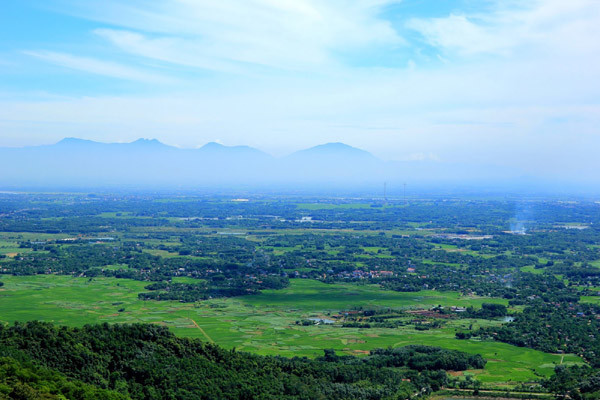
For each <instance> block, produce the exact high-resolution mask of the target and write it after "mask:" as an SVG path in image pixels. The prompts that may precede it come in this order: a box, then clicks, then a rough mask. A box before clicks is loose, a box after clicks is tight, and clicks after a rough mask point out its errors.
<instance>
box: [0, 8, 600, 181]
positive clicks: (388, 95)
mask: <svg viewBox="0 0 600 400" xmlns="http://www.w3.org/2000/svg"><path fill="white" fill-rule="evenodd" d="M598 38H600V1H598V0H569V1H565V0H529V1H523V0H521V1H513V0H502V1H496V0H327V1H323V0H219V1H215V0H212V1H211V0H148V1H140V0H128V1H126V2H123V1H117V0H103V1H85V2H82V1H77V0H19V1H6V2H4V3H3V5H2V12H1V13H0V146H28V145H40V144H50V143H55V142H57V141H59V140H61V139H62V138H64V137H78V138H84V139H91V140H96V141H102V142H129V141H133V140H135V139H138V138H140V137H143V138H156V139H158V140H160V141H162V142H164V143H166V144H170V145H174V146H179V147H186V148H194V147H199V146H201V145H203V144H205V143H207V142H210V141H216V142H219V143H223V144H226V145H249V146H253V147H256V148H259V149H261V150H263V151H265V152H267V153H270V154H273V155H275V156H283V155H285V154H289V153H291V152H293V151H296V150H299V149H302V148H306V147H310V146H314V145H317V144H321V143H326V142H344V143H347V144H349V145H352V146H355V147H359V148H362V149H365V150H367V151H370V152H372V153H373V154H374V155H376V156H378V157H380V158H382V159H384V160H404V161H415V162H461V163H466V164H469V165H472V166H473V167H474V168H477V167H478V166H483V165H494V166H498V167H510V168H517V169H518V170H519V171H521V172H522V174H523V175H524V176H534V177H541V178H548V177H558V178H562V179H567V180H569V179H571V180H578V181H583V182H585V181H586V180H589V181H595V182H598V179H600V178H599V177H598V176H597V175H598V174H597V173H596V171H597V170H599V169H600V157H598V156H597V152H598V149H600V131H599V127H600V79H599V78H600V76H599V75H600V73H599V71H600V40H599V39H598Z"/></svg>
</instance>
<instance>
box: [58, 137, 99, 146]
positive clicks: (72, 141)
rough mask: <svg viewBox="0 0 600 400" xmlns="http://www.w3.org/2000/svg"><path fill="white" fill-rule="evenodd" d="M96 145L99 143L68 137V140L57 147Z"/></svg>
mask: <svg viewBox="0 0 600 400" xmlns="http://www.w3.org/2000/svg"><path fill="white" fill-rule="evenodd" d="M94 143H97V142H94V141H93V140H87V139H79V138H74V137H68V138H64V139H63V140H61V141H60V142H58V143H56V144H57V145H78V144H94Z"/></svg>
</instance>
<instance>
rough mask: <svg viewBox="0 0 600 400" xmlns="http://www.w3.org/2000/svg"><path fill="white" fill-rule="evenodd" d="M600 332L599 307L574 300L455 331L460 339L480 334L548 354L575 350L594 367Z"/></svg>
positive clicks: (599, 351) (597, 362)
mask: <svg viewBox="0 0 600 400" xmlns="http://www.w3.org/2000/svg"><path fill="white" fill-rule="evenodd" d="M599 335H600V307H599V306H596V305H592V304H574V303H572V304H568V303H552V304H538V305H535V306H531V307H526V308H525V309H524V310H523V312H522V313H518V314H516V315H515V317H514V321H513V322H511V323H509V324H506V325H502V326H498V327H485V328H480V329H479V330H477V331H475V332H458V333H457V334H456V336H457V338H459V339H468V338H470V337H472V336H479V337H482V338H490V339H492V338H493V339H495V340H498V341H501V342H505V343H510V344H514V345H516V346H520V347H529V348H532V349H537V350H541V351H544V352H547V353H558V352H562V353H575V354H578V355H580V356H581V357H583V358H584V359H585V360H586V361H587V362H589V363H590V365H591V366H593V367H595V368H598V367H600V340H599Z"/></svg>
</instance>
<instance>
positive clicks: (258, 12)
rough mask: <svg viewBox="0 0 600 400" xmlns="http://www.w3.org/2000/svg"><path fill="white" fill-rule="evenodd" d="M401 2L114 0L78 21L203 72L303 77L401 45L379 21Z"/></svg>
mask: <svg viewBox="0 0 600 400" xmlns="http://www.w3.org/2000/svg"><path fill="white" fill-rule="evenodd" d="M397 1H398V0H360V1H356V0H329V1H326V2H325V1H320V0H277V1H275V0H219V1H212V0H194V1H192V0H163V1H156V2H152V3H148V2H144V3H143V5H142V4H141V3H140V2H135V1H134V2H127V3H123V2H120V1H113V0H107V1H103V2H102V3H101V4H100V3H93V2H91V3H90V2H87V3H86V4H85V5H82V4H79V5H77V4H75V5H74V7H75V8H76V10H78V11H76V10H73V9H72V10H71V11H72V12H77V13H78V14H79V15H83V16H85V17H87V18H90V19H96V20H100V21H102V22H107V23H110V24H113V25H117V26H120V27H121V28H122V29H100V30H97V31H96V32H97V33H98V34H99V35H100V36H102V37H104V38H106V39H108V40H109V41H110V42H111V43H113V44H115V45H117V46H119V48H121V49H122V50H124V51H128V52H131V53H133V54H136V55H141V56H144V57H149V58H154V59H158V60H162V61H168V62H172V63H180V64H183V65H191V66H197V67H201V68H209V69H215V68H216V69H220V68H225V69H229V68H231V65H229V64H230V63H244V64H253V65H254V64H255V65H260V66H266V67H272V68H281V69H286V70H292V71H298V70H305V69H314V68H317V67H318V68H323V67H327V66H330V65H332V64H335V56H334V55H335V54H336V53H339V52H342V53H343V52H352V51H359V50H361V49H363V50H364V49H365V48H368V47H371V46H384V45H385V46H400V45H403V44H405V41H404V40H403V39H402V38H401V37H400V36H398V34H397V32H396V31H395V30H394V29H393V28H392V26H391V24H390V22H389V21H387V20H385V19H382V18H380V17H379V13H380V12H381V10H382V8H383V7H384V6H386V5H389V4H392V3H395V2H397Z"/></svg>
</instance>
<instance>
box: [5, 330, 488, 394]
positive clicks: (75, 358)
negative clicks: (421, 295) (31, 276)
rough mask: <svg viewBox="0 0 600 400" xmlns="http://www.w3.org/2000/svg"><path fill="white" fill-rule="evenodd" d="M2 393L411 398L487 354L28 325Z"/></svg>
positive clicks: (10, 355) (13, 349)
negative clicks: (267, 351) (361, 350)
mask: <svg viewBox="0 0 600 400" xmlns="http://www.w3.org/2000/svg"><path fill="white" fill-rule="evenodd" d="M0 350H1V351H2V353H3V354H4V355H5V358H3V359H2V368H0V374H1V375H0V378H1V379H2V380H3V383H2V385H1V386H0V393H2V394H4V395H6V396H8V397H9V398H60V397H59V395H63V396H66V397H68V398H75V399H93V398H107V399H121V398H123V399H126V398H131V399H273V398H277V399H328V400H331V399H349V398H352V399H406V398H409V397H412V396H413V395H414V394H416V393H428V392H431V391H435V390H439V389H440V388H441V387H443V386H445V385H447V384H448V382H449V380H450V379H451V378H449V376H448V375H447V374H446V372H445V371H446V370H453V371H463V370H466V369H472V368H483V367H484V365H485V360H484V359H483V358H481V356H477V355H475V356H473V355H467V354H465V353H461V352H458V351H449V350H443V349H440V348H434V347H426V346H408V347H402V348H395V349H378V350H374V351H372V352H371V353H370V354H369V355H368V356H366V357H362V358H356V357H352V356H338V355H336V354H335V352H334V351H325V354H324V355H323V356H322V357H320V358H317V359H307V358H291V359H289V358H283V357H265V356H257V355H252V354H249V353H244V352H238V351H235V350H225V349H223V348H220V347H218V346H216V345H213V344H210V343H205V342H201V341H199V340H195V339H183V338H178V337H176V336H174V335H173V334H172V333H170V332H169V331H168V330H167V329H166V328H163V327H159V326H155V325H108V324H103V325H93V326H92V325H86V326H84V327H83V328H81V329H76V328H66V327H57V326H53V325H51V324H48V323H39V322H30V323H26V324H15V325H13V326H10V327H4V328H1V329H0Z"/></svg>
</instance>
